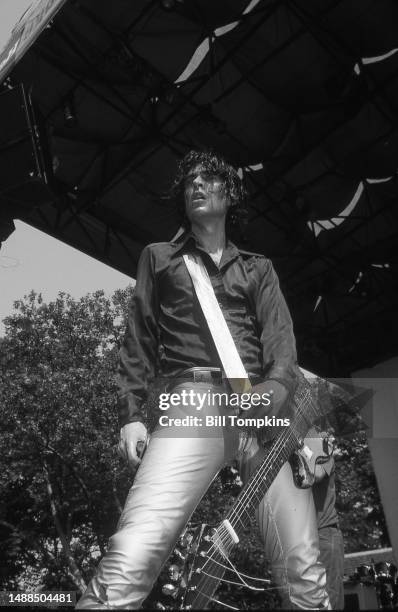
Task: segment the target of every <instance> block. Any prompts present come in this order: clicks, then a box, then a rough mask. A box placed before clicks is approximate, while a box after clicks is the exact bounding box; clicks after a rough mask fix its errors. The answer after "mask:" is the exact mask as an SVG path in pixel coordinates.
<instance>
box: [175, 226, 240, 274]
mask: <svg viewBox="0 0 398 612" xmlns="http://www.w3.org/2000/svg"><path fill="white" fill-rule="evenodd" d="M172 244H173V245H174V246H175V252H176V253H180V252H181V251H182V250H184V248H185V247H189V246H195V247H196V248H197V249H199V250H200V251H203V248H202V247H201V246H200V245H199V244H198V242H197V239H196V237H195V235H194V234H193V233H192V232H191V231H190V230H187V231H186V232H184V233H183V234H181V235H180V236H178V238H176V239H175V240H173V242H172ZM237 257H239V249H238V248H237V247H236V246H235V244H234V243H233V242H231V240H229V239H228V238H227V245H226V247H225V249H224V251H223V254H222V257H221V261H220V268H222V267H223V266H224V265H226V264H227V263H229V262H230V261H232V260H233V259H236V258H237Z"/></svg>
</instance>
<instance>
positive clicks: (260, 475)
mask: <svg viewBox="0 0 398 612" xmlns="http://www.w3.org/2000/svg"><path fill="white" fill-rule="evenodd" d="M312 409H313V406H312V402H311V398H310V396H309V394H308V392H307V393H305V390H303V391H302V395H301V397H300V409H299V410H298V412H297V413H296V414H295V416H294V418H293V419H292V420H291V423H290V425H289V427H287V428H286V429H285V430H284V431H283V432H282V433H281V434H279V436H277V438H276V439H275V440H274V442H273V443H272V446H271V448H270V450H269V452H267V455H266V457H265V458H264V460H263V461H262V462H261V464H260V465H259V466H258V467H257V469H256V470H255V472H254V473H253V474H252V476H251V477H250V479H249V481H248V482H247V483H246V484H245V486H244V487H243V489H242V491H241V492H240V494H239V495H238V497H237V499H236V501H235V503H234V505H233V506H232V508H231V509H230V510H229V512H228V514H227V516H226V517H225V518H226V520H227V521H228V522H229V523H230V525H231V527H232V529H233V530H234V531H235V533H236V535H237V536H238V537H240V536H241V535H242V533H243V531H244V529H245V527H246V525H247V524H249V521H252V520H253V519H254V518H255V513H256V510H257V508H258V505H259V504H260V502H261V501H262V500H263V498H264V495H265V494H266V493H267V491H268V489H269V488H270V486H271V484H272V483H273V481H274V480H275V478H276V477H277V475H278V473H279V471H280V469H281V467H282V466H283V464H284V463H286V461H287V460H288V459H289V458H290V456H291V454H292V453H293V452H294V451H295V450H296V449H297V448H299V446H300V443H301V439H302V438H303V437H304V436H305V434H306V433H307V431H308V429H309V427H310V425H311V422H310V421H311V419H309V418H308V416H309V415H308V412H310V413H311V411H312Z"/></svg>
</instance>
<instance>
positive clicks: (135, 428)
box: [118, 421, 148, 470]
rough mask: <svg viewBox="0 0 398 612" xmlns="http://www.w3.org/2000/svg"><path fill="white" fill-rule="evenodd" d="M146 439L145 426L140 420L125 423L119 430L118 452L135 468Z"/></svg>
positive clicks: (139, 461)
mask: <svg viewBox="0 0 398 612" xmlns="http://www.w3.org/2000/svg"><path fill="white" fill-rule="evenodd" d="M147 441H148V431H147V428H146V427H145V425H144V424H143V423H141V421H136V422H134V423H127V424H126V425H124V426H123V427H122V428H121V430H120V441H119V448H118V451H119V454H120V455H121V456H122V457H123V458H124V459H126V461H128V463H129V465H130V467H131V468H132V469H134V470H136V469H137V468H138V466H139V464H140V463H141V457H142V455H143V453H144V450H145V447H146V445H147Z"/></svg>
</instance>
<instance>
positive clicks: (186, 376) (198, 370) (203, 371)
mask: <svg viewBox="0 0 398 612" xmlns="http://www.w3.org/2000/svg"><path fill="white" fill-rule="evenodd" d="M247 375H248V376H249V378H250V379H251V383H252V384H253V385H255V384H257V383H258V382H263V379H262V378H260V377H259V376H256V375H254V374H251V373H250V372H248V374H247ZM224 381H228V377H227V375H226V374H225V372H224V370H223V369H222V368H215V367H214V368H213V367H200V366H199V367H193V368H188V369H187V370H184V371H183V372H181V373H180V374H177V376H175V377H174V378H172V379H171V380H170V381H169V382H168V384H167V387H168V388H171V387H176V386H177V385H180V384H183V383H186V382H195V383H198V382H205V383H208V384H219V385H221V384H222V383H223V382H224Z"/></svg>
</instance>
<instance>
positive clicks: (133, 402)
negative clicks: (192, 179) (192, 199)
mask: <svg viewBox="0 0 398 612" xmlns="http://www.w3.org/2000/svg"><path fill="white" fill-rule="evenodd" d="M190 251H191V252H197V253H200V255H201V257H202V260H203V262H204V264H205V266H206V268H207V270H208V273H209V276H210V279H211V282H212V285H213V288H214V291H215V294H216V296H217V299H218V302H219V304H220V307H221V309H222V311H223V314H224V316H225V319H226V322H227V325H228V327H229V329H230V331H231V334H232V337H233V339H234V341H235V344H236V347H237V349H238V352H239V355H240V357H241V359H242V362H243V364H244V366H245V368H246V370H247V371H248V372H250V373H251V374H253V375H254V376H256V377H263V378H264V379H273V380H278V381H279V382H281V383H283V384H284V385H285V386H286V387H287V388H288V390H289V391H293V389H294V386H295V384H296V374H297V364H296V361H297V358H296V346H295V340H294V335H293V328H292V321H291V318H290V314H289V311H288V308H287V305H286V302H285V300H284V298H283V295H282V293H281V291H280V288H279V283H278V279H277V276H276V274H275V272H274V269H273V267H272V264H271V262H270V260H269V259H266V258H265V257H264V256H263V255H258V254H255V253H249V252H247V251H242V250H238V249H237V247H236V246H235V245H234V244H232V243H231V242H229V241H228V243H227V246H226V248H225V249H224V251H223V254H222V258H221V261H220V264H219V266H217V265H216V264H215V263H214V261H213V260H212V259H211V257H210V256H209V255H208V253H206V252H205V251H204V250H203V249H201V247H200V246H199V245H198V244H197V242H196V240H195V237H194V236H193V235H192V234H190V233H187V234H185V235H184V236H183V237H182V238H180V239H179V240H177V241H174V242H161V243H157V244H151V245H149V246H147V247H145V249H144V250H143V252H142V254H141V258H140V261H139V263H138V271H137V284H136V286H135V291H134V296H133V298H132V301H131V305H130V311H129V316H128V324H127V330H126V334H125V338H124V342H123V345H122V348H121V351H120V362H119V372H118V387H119V417H120V425H121V426H123V425H124V424H126V423H129V422H132V421H136V420H142V418H143V417H142V413H141V406H142V404H143V403H144V401H145V399H146V397H147V393H148V386H149V384H150V383H151V381H152V380H153V379H154V377H155V376H156V374H158V373H159V372H156V364H158V363H160V373H161V374H162V375H164V376H170V377H172V376H176V375H178V374H179V373H181V372H182V371H183V370H185V369H186V368H190V367H192V366H219V367H221V363H220V359H219V356H218V354H217V350H216V348H215V345H214V343H213V340H212V337H211V335H210V332H209V329H208V326H207V323H206V320H205V318H204V315H203V312H202V310H201V307H200V304H199V302H198V299H197V297H196V294H195V290H194V288H193V285H192V281H191V278H190V276H189V272H188V270H187V268H186V265H185V262H184V260H183V257H182V255H183V253H186V252H190Z"/></svg>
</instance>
